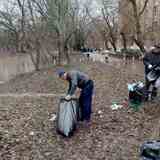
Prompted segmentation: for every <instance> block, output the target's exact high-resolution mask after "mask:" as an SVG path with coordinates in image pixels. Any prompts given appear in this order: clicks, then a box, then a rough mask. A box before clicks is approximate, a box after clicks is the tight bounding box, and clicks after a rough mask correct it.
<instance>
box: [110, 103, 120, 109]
mask: <svg viewBox="0 0 160 160" xmlns="http://www.w3.org/2000/svg"><path fill="white" fill-rule="evenodd" d="M122 107H123V105H118V104H113V105H111V109H112V110H118V109H120V108H122Z"/></svg>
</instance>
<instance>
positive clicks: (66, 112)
mask: <svg viewBox="0 0 160 160" xmlns="http://www.w3.org/2000/svg"><path fill="white" fill-rule="evenodd" d="M78 112H79V103H78V100H77V99H71V100H69V101H67V100H65V99H64V98H61V99H60V103H59V110H58V117H57V131H58V133H60V134H62V135H63V136H66V137H69V136H71V135H72V134H73V132H74V131H75V129H76V124H77V121H78Z"/></svg>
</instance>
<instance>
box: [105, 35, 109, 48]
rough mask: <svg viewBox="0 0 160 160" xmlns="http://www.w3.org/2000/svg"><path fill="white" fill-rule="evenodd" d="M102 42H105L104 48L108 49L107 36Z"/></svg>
mask: <svg viewBox="0 0 160 160" xmlns="http://www.w3.org/2000/svg"><path fill="white" fill-rule="evenodd" d="M104 44H105V48H106V49H107V50H109V45H108V39H107V38H105V40H104Z"/></svg>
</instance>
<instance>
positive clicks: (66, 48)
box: [64, 44, 70, 64]
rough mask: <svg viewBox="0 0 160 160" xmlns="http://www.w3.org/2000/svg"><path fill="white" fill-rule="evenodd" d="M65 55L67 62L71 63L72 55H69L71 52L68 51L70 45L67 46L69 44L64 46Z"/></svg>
mask: <svg viewBox="0 0 160 160" xmlns="http://www.w3.org/2000/svg"><path fill="white" fill-rule="evenodd" d="M64 55H65V56H66V59H67V63H68V64H69V63H70V57H69V52H68V46H67V44H65V47H64Z"/></svg>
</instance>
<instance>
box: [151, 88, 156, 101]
mask: <svg viewBox="0 0 160 160" xmlns="http://www.w3.org/2000/svg"><path fill="white" fill-rule="evenodd" d="M156 97H157V88H156V87H153V90H152V94H151V99H152V100H154V99H155V98H156Z"/></svg>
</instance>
